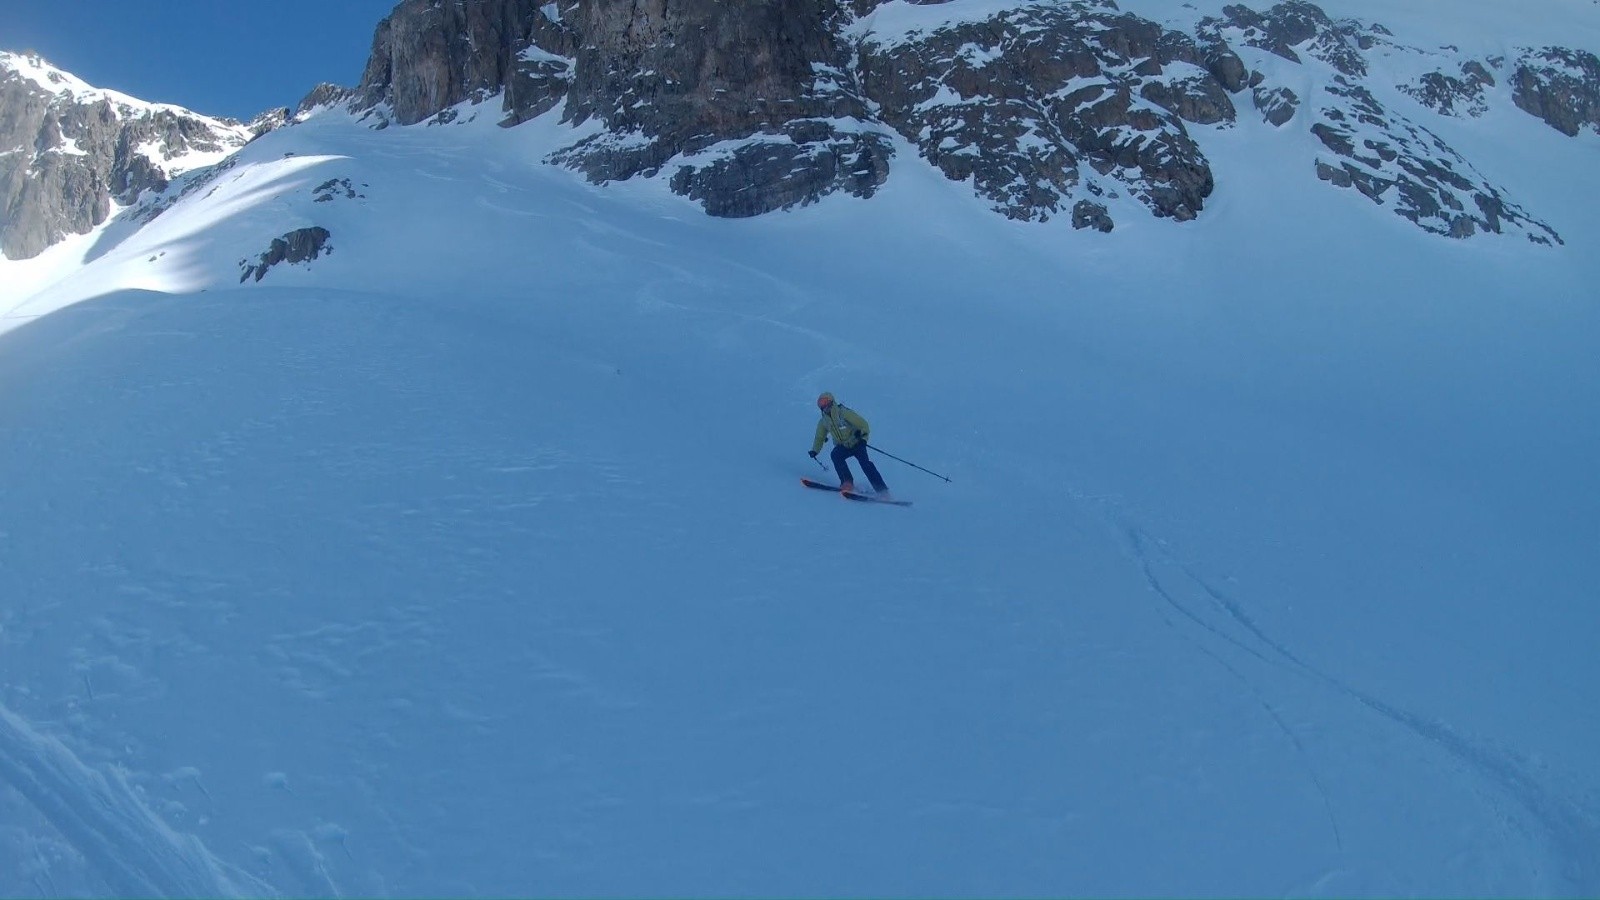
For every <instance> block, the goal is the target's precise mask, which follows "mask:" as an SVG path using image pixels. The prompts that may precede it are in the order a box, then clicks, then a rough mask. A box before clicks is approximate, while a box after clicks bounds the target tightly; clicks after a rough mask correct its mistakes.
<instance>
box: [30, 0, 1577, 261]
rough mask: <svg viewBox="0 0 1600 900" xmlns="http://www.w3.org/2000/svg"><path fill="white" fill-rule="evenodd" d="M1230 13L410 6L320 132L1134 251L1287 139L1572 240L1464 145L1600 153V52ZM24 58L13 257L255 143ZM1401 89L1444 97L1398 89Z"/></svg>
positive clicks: (222, 124) (883, 6) (1448, 211)
mask: <svg viewBox="0 0 1600 900" xmlns="http://www.w3.org/2000/svg"><path fill="white" fill-rule="evenodd" d="M1184 8H1185V9H1188V8H1189V5H1188V4H1185V5H1184ZM1218 8H1220V13H1218V14H1213V15H1207V16H1200V15H1199V14H1198V13H1196V14H1195V16H1196V17H1195V18H1193V19H1189V20H1183V21H1184V24H1179V25H1174V24H1172V23H1170V22H1169V23H1165V24H1163V23H1158V22H1155V21H1152V20H1150V19H1147V18H1142V17H1141V16H1139V15H1136V14H1134V13H1131V12H1127V11H1124V10H1122V9H1120V8H1119V7H1118V6H1117V4H1116V3H1115V2H1113V0H1014V2H1001V0H739V2H728V0H670V2H669V0H552V2H543V3H541V2H538V0H403V2H401V3H400V4H399V5H398V6H396V7H395V8H394V11H393V12H392V13H391V15H389V16H388V17H387V18H385V19H384V20H383V21H382V22H381V23H380V24H379V25H378V27H377V30H376V32H375V35H374V38H373V46H372V53H371V56H370V59H369V61H368V63H367V66H366V68H365V71H364V74H363V76H362V79H361V82H360V83H359V84H358V85H356V86H355V87H353V88H341V87H337V86H333V85H322V86H320V87H318V88H317V89H316V90H314V91H312V92H311V93H310V94H309V95H308V96H307V97H306V99H305V101H304V102H303V103H302V104H301V108H300V110H299V112H298V113H297V114H296V115H305V114H308V113H309V112H310V111H311V110H314V109H317V108H323V107H329V106H339V107H344V108H347V109H349V110H351V111H352V112H353V113H355V114H356V115H358V116H360V117H363V118H364V119H365V120H366V121H368V122H370V123H371V124H372V125H373V126H374V127H379V128H381V127H387V126H389V125H415V124H418V123H434V124H441V125H442V124H446V123H448V122H450V121H452V120H453V119H455V118H456V117H458V116H460V115H462V114H463V112H464V111H468V110H470V111H471V112H472V114H474V115H480V114H483V113H485V112H489V113H491V114H492V115H494V116H495V117H496V119H497V120H498V121H499V122H500V124H502V125H503V126H505V127H516V126H517V125H520V124H521V123H524V122H527V121H528V120H530V119H532V118H535V117H538V116H542V115H545V114H557V115H559V116H560V117H562V119H563V120H564V121H566V122H568V123H571V124H572V125H574V126H577V127H576V128H575V130H574V139H573V142H572V144H571V145H570V146H568V147H566V148H565V149H563V150H561V151H559V152H557V153H555V154H554V155H553V156H552V157H551V160H550V161H551V162H553V163H555V164H558V165H564V166H569V167H571V168H573V169H576V170H578V171H580V172H582V173H583V174H584V175H585V176H586V177H588V178H589V179H591V180H592V181H594V182H597V183H605V182H610V181H618V180H626V179H631V178H638V177H658V178H661V179H663V180H664V181H666V183H668V184H670V186H671V188H672V189H673V190H674V191H676V192H678V193H680V194H682V195H684V196H687V197H690V198H692V199H694V200H696V201H697V202H699V203H700V204H701V205H702V206H703V207H704V208H705V209H706V211H707V212H709V213H711V214H713V215H718V216H753V215H760V214H764V213H768V212H772V211H774V210H780V209H786V208H789V207H793V206H797V205H803V204H807V203H811V202H815V201H816V200H818V199H820V198H822V197H825V196H828V195H830V194H835V193H841V192H842V193H846V194H850V195H854V196H857V197H870V196H872V195H873V194H874V193H875V192H876V191H877V190H878V188H879V187H880V186H881V185H882V184H883V183H884V182H885V181H886V180H887V179H888V178H889V174H890V171H891V168H892V167H893V166H894V165H897V164H899V163H900V162H901V161H897V160H896V155H897V153H898V154H902V155H904V154H908V153H914V154H916V155H918V156H920V157H922V159H923V160H925V161H926V163H928V164H931V165H933V166H935V167H936V168H937V169H938V170H939V171H941V172H943V173H944V174H945V175H946V176H947V177H949V178H950V179H952V180H954V181H957V182H962V183H965V184H967V185H969V186H970V188H971V190H972V191H973V193H974V194H975V195H976V196H977V197H978V198H980V199H981V200H982V201H983V202H984V203H986V204H987V205H989V206H990V207H991V208H992V209H994V210H995V211H996V212H997V213H999V214H1001V215H1005V216H1008V217H1010V218H1014V219H1019V220H1025V221H1044V220H1049V219H1065V220H1067V221H1070V222H1071V223H1072V224H1073V225H1074V226H1076V227H1079V228H1085V229H1094V230H1098V231H1106V232H1108V231H1112V230H1113V229H1114V228H1115V227H1116V225H1117V223H1118V222H1126V221H1129V219H1130V217H1140V216H1156V217H1161V218H1167V219H1171V220H1175V221H1179V222H1184V221H1189V220H1192V219H1196V218H1198V217H1201V216H1203V215H1204V214H1205V211H1206V208H1207V204H1208V202H1209V201H1210V199H1211V197H1212V195H1213V193H1214V192H1215V191H1217V190H1218V186H1217V183H1216V177H1215V174H1214V171H1213V164H1212V160H1211V159H1209V158H1208V156H1207V146H1208V144H1213V145H1214V142H1211V141H1209V140H1208V136H1209V135H1212V134H1215V133H1216V132H1217V131H1218V130H1222V129H1230V128H1237V127H1240V126H1241V125H1247V126H1249V127H1252V128H1259V127H1261V126H1260V125H1258V124H1257V123H1258V122H1265V123H1268V125H1269V126H1270V127H1271V128H1273V129H1283V130H1286V131H1290V132H1296V133H1298V134H1299V135H1300V138H1299V139H1298V140H1295V141H1284V142H1280V146H1281V147H1282V148H1283V149H1282V152H1286V153H1295V154H1299V155H1301V156H1302V157H1303V165H1304V167H1305V168H1304V170H1305V172H1306V177H1307V178H1308V179H1320V180H1321V181H1322V182H1323V183H1325V184H1327V185H1328V186H1329V187H1330V188H1332V189H1339V190H1345V191H1348V192H1349V194H1350V196H1351V197H1352V198H1353V202H1372V203H1376V204H1378V205H1380V206H1382V207H1384V208H1386V209H1389V210H1391V211H1392V212H1394V213H1395V214H1396V215H1399V216H1402V217H1404V218H1405V219H1406V220H1408V221H1410V222H1412V223H1414V224H1415V225H1416V226H1417V227H1419V228H1421V229H1423V230H1425V231H1428V232H1433V233H1436V234H1440V235H1446V236H1450V237H1455V238H1467V237H1471V236H1473V235H1478V234H1483V233H1506V234H1519V235H1522V236H1524V237H1526V238H1527V239H1529V240H1532V241H1536V242H1541V243H1555V242H1559V241H1560V240H1561V238H1560V236H1559V234H1557V232H1556V231H1555V229H1554V228H1552V227H1551V226H1550V225H1549V224H1547V223H1545V222H1544V221H1542V220H1541V219H1540V218H1539V216H1538V211H1537V210H1531V209H1527V208H1525V207H1524V206H1523V205H1521V204H1520V202H1519V201H1518V200H1517V199H1516V198H1514V197H1512V196H1511V195H1510V193H1509V192H1508V191H1506V190H1505V189H1504V188H1503V187H1501V186H1500V185H1498V184H1496V182H1495V179H1494V178H1493V177H1491V175H1490V174H1487V173H1485V172H1484V171H1481V170H1480V169H1479V168H1478V167H1477V166H1475V165H1474V164H1473V162H1472V161H1471V160H1469V159H1468V158H1467V157H1466V156H1465V155H1464V154H1462V153H1460V152H1458V151H1457V150H1456V149H1454V148H1452V147H1451V146H1450V145H1449V144H1448V142H1447V141H1445V140H1444V139H1443V138H1442V137H1441V136H1440V134H1439V130H1438V123H1440V122H1442V121H1446V120H1448V119H1449V118H1453V117H1472V116H1482V115H1485V114H1487V113H1488V112H1490V111H1491V110H1493V109H1496V108H1503V109H1506V110H1509V111H1511V115H1513V116H1515V117H1519V118H1520V119H1521V120H1522V121H1525V122H1526V123H1528V126H1527V127H1529V128H1545V127H1548V128H1552V129H1555V130H1557V131H1559V132H1561V133H1562V134H1566V135H1569V136H1578V135H1581V134H1583V133H1585V132H1600V61H1597V59H1596V57H1595V55H1594V54H1593V53H1592V52H1590V51H1589V50H1586V49H1583V48H1566V47H1557V46H1538V47H1521V48H1517V50H1516V52H1515V53H1512V54H1508V55H1497V56H1492V57H1488V58H1482V59H1478V58H1471V57H1468V56H1465V55H1463V54H1461V53H1459V52H1456V51H1455V49H1454V48H1451V47H1418V46H1408V45H1406V44H1404V43H1403V42H1401V41H1399V40H1398V39H1396V38H1395V37H1394V35H1393V34H1392V33H1391V32H1390V31H1389V30H1388V29H1387V28H1385V27H1384V26H1383V24H1382V23H1381V22H1367V21H1357V20H1353V19H1339V18H1334V17H1331V16H1329V15H1328V14H1327V13H1326V12H1325V11H1324V10H1323V9H1322V8H1321V7H1319V6H1317V5H1316V4H1314V3H1311V2H1307V0H1287V2H1281V3H1277V4H1276V5H1271V6H1262V7H1260V8H1255V7H1251V6H1247V5H1244V4H1234V5H1228V6H1220V7H1217V6H1213V9H1218ZM5 58H6V59H10V60H13V62H11V63H9V64H8V65H6V66H3V67H0V148H10V149H5V150H0V152H3V153H4V155H3V156H0V197H3V198H4V202H5V206H4V208H3V210H0V215H3V218H0V246H3V247H4V250H5V252H6V254H7V255H9V256H12V257H21V256H28V255H31V254H34V253H37V252H39V250H41V249H42V248H43V247H45V246H47V245H48V244H49V243H51V242H52V241H54V240H57V239H59V238H60V237H61V236H62V235H64V234H68V233H72V232H81V231H84V230H86V229H87V228H89V227H92V226H93V225H94V224H96V223H98V222H100V221H102V220H103V219H104V217H105V216H106V215H107V212H108V210H109V209H110V207H111V204H112V202H113V201H116V202H119V203H128V202H130V201H131V200H132V199H133V198H135V197H136V196H138V195H139V193H140V192H141V191H144V190H146V189H150V188H161V187H162V186H164V185H165V183H166V180H167V179H169V178H171V177H172V176H173V175H174V174H176V173H177V172H178V171H181V170H182V169H183V168H185V167H190V166H192V165H194V164H198V163H203V162H207V161H211V160H214V159H216V158H220V157H221V156H224V155H226V153H228V152H229V151H230V150H231V148H233V147H236V146H239V145H240V144H242V142H244V141H245V140H248V139H249V137H250V136H251V131H252V129H251V127H250V126H243V125H240V124H239V123H233V122H226V121H222V120H215V119H207V118H205V117H201V116H195V115H194V114H192V113H187V112H185V111H183V110H178V109H176V108H173V107H160V106H152V105H149V104H138V103H137V101H132V102H124V101H127V100H128V98H121V100H119V99H117V98H118V97H120V95H111V94H109V93H107V92H93V91H86V90H84V88H86V86H81V83H77V82H76V80H75V79H71V78H70V76H64V75H62V74H61V73H55V74H49V73H51V72H53V71H54V70H48V68H47V67H44V66H43V64H42V63H39V62H38V61H36V60H34V61H28V60H26V59H24V58H19V57H5ZM18 60H20V62H18ZM1397 60H1398V61H1400V64H1398V65H1397V64H1396V61H1397ZM1380 61H1381V62H1382V63H1384V64H1383V65H1377V64H1376V63H1378V62H1380ZM1401 70H1409V71H1413V72H1415V73H1416V74H1415V76H1414V77H1409V76H1408V77H1407V79H1406V80H1403V81H1400V82H1399V83H1395V81H1393V80H1385V79H1386V78H1387V79H1394V78H1395V76H1393V75H1392V74H1390V75H1385V76H1379V75H1375V74H1374V72H1379V71H1382V72H1389V73H1392V72H1395V71H1401ZM52 79H53V80H52ZM293 119H294V116H292V115H290V114H289V113H288V111H279V112H278V113H276V114H275V116H274V117H270V118H269V119H263V120H262V121H261V122H259V123H256V124H255V128H256V130H259V129H261V128H270V127H276V126H277V125H280V124H283V123H285V122H292V121H293ZM1430 126H1432V127H1430Z"/></svg>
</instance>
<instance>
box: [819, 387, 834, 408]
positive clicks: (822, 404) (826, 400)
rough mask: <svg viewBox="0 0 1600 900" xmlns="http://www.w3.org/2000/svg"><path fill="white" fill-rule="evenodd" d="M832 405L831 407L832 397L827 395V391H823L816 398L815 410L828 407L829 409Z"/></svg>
mask: <svg viewBox="0 0 1600 900" xmlns="http://www.w3.org/2000/svg"><path fill="white" fill-rule="evenodd" d="M832 405H833V395H832V394H830V393H828V392H827V391H823V392H822V396H820V397H818V398H817V409H827V408H828V407H830V406H832Z"/></svg>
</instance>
